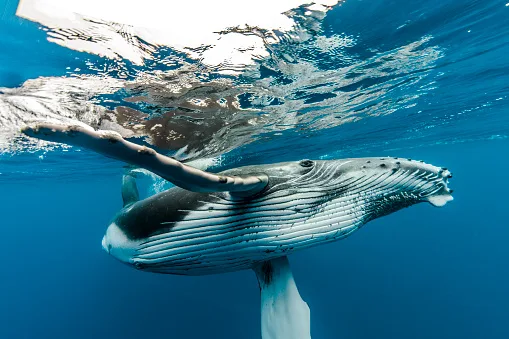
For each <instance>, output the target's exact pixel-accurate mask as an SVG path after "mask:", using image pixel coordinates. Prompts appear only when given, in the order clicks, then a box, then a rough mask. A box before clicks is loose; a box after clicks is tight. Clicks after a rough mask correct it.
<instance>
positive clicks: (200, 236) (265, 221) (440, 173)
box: [22, 123, 452, 339]
mask: <svg viewBox="0 0 509 339" xmlns="http://www.w3.org/2000/svg"><path fill="white" fill-rule="evenodd" d="M22 132H23V133H24V134H26V135H28V136H31V137H35V138H39V139H43V140H47V141H53V142H59V143H66V144H70V145H74V146H79V147H83V148H88V149H90V150H92V151H95V152H98V153H101V154H103V155H105V156H108V157H111V158H115V159H118V160H121V161H124V162H127V163H129V164H132V165H135V166H138V167H142V168H145V169H147V170H149V171H152V172H154V173H155V174H157V175H159V176H161V177H162V178H164V179H166V180H168V181H170V182H172V183H173V184H175V187H172V188H170V189H168V190H166V191H164V192H161V193H159V194H156V195H153V196H151V197H149V198H146V199H143V200H140V199H139V195H138V190H137V187H136V180H135V178H134V176H133V175H131V174H130V173H127V174H125V175H124V177H123V181H122V198H123V204H124V206H123V208H122V210H121V211H120V212H119V213H118V215H117V216H116V217H115V219H114V221H113V222H112V223H111V224H110V225H109V227H108V228H107V231H106V234H105V235H104V238H103V239H102V246H103V248H104V250H105V251H107V252H108V253H109V254H111V255H112V256H113V257H115V258H117V259H118V260H120V261H121V262H123V263H126V264H128V265H131V266H132V267H134V268H136V269H138V270H142V271H148V272H155V273H165V274H180V275H205V274H216V273H223V272H228V271H236V270H243V269H252V270H253V271H254V272H255V274H256V277H257V279H258V283H259V286H260V290H261V332H262V338H263V339H305V338H310V337H311V334H310V311H309V308H308V306H307V304H306V302H305V301H303V300H302V298H301V297H300V294H299V292H298V289H297V285H296V283H295V281H294V278H293V275H292V271H291V268H290V265H289V262H288V258H287V256H288V255H289V254H291V253H293V252H295V251H298V250H301V249H304V248H308V247H311V246H316V245H319V244H324V243H328V242H332V241H336V240H340V239H343V238H345V237H347V236H349V235H350V234H352V233H353V232H355V231H356V230H357V229H359V228H360V227H362V226H363V225H364V224H366V223H367V222H369V221H370V220H373V219H376V218H379V217H382V216H385V215H388V214H390V213H393V212H395V211H398V210H400V209H402V208H405V207H409V206H411V205H414V204H417V203H421V202H428V203H430V204H432V205H434V206H443V205H445V204H446V203H447V202H448V201H450V200H452V195H451V194H452V190H451V189H449V188H448V179H449V178H451V177H452V174H451V173H450V172H449V170H447V169H446V168H441V167H435V166H432V165H429V164H426V163H424V162H422V161H415V160H411V159H401V158H388V157H385V158H384V157H382V158H349V159H338V160H307V159H306V160H300V161H293V162H284V163H276V164H267V165H253V166H245V167H239V168H233V169H229V170H226V171H223V172H220V173H210V172H206V171H202V170H199V169H196V168H193V167H190V166H188V165H185V164H183V163H180V162H179V161H176V160H175V159H172V158H170V157H167V156H164V155H162V154H159V153H157V152H156V151H155V150H153V149H151V148H148V147H146V146H140V145H138V144H135V143H132V142H129V141H127V140H125V139H123V138H122V137H121V136H120V135H119V134H118V133H116V132H112V131H96V130H94V129H92V128H86V127H83V126H70V125H67V126H65V125H56V124H51V123H40V124H37V125H34V126H27V127H25V128H24V129H23V130H22Z"/></svg>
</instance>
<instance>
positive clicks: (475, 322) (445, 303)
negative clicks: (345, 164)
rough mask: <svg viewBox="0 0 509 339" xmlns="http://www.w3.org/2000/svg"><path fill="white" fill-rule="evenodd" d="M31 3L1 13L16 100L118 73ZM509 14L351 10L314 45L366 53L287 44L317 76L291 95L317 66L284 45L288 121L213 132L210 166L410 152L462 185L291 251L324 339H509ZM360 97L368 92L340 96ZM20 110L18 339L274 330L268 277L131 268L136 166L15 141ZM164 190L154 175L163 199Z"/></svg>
mask: <svg viewBox="0 0 509 339" xmlns="http://www.w3.org/2000/svg"><path fill="white" fill-rule="evenodd" d="M17 6H18V3H17V1H0V15H1V16H0V18H1V20H0V33H1V34H0V43H1V46H2V48H1V49H0V87H3V89H1V92H2V93H8V89H9V88H16V87H20V86H23V84H24V82H25V81H27V80H30V79H37V78H39V77H45V78H49V77H65V78H71V77H76V76H77V75H97V74H99V72H98V71H97V69H98V67H97V65H102V64H104V65H116V62H117V61H112V60H110V59H107V58H103V57H100V56H97V55H93V54H89V53H85V52H79V51H74V50H71V49H69V48H66V47H63V46H59V45H57V44H54V43H52V42H49V41H47V40H46V37H47V36H46V35H47V32H46V31H45V30H43V29H41V25H39V24H37V23H34V22H31V21H28V20H26V19H22V18H19V17H16V16H15V10H16V8H17ZM508 17H509V4H506V3H505V2H504V1H452V0H449V1H410V2H407V1H400V0H395V1H369V2H366V1H359V0H357V1H356V0H346V1H344V2H342V3H341V4H339V5H337V6H334V7H333V8H331V9H330V10H329V11H328V12H327V13H326V16H325V17H324V18H323V19H320V20H321V21H320V23H321V25H322V29H321V30H320V31H319V32H318V33H315V34H316V35H317V38H316V37H315V38H316V39H315V40H314V41H321V40H319V38H320V37H322V38H330V37H335V36H336V37H337V36H343V35H345V36H348V37H351V39H353V40H355V43H351V44H347V47H345V48H342V49H339V48H338V47H337V46H336V47H334V48H332V50H331V49H330V46H329V47H328V48H329V49H327V48H322V49H317V48H315V47H313V46H305V47H303V48H300V47H296V46H295V45H292V44H290V46H288V45H284V44H283V43H280V44H278V45H277V47H278V48H280V49H281V50H284V52H285V53H286V54H291V57H292V58H293V60H294V61H293V63H292V64H293V65H299V66H302V65H308V64H312V65H313V67H312V72H311V73H306V75H305V77H304V76H303V77H304V78H312V79H314V80H315V81H314V82H313V83H312V84H311V83H305V84H303V85H296V86H295V87H292V88H290V87H289V86H287V87H284V86H285V83H291V82H292V81H293V84H297V83H299V81H302V79H301V78H299V72H304V71H305V70H306V71H308V72H309V70H308V69H306V68H303V67H300V68H298V70H297V71H295V72H296V73H291V74H290V75H289V73H288V72H287V73H284V72H285V71H284V70H283V69H282V68H281V69H278V67H277V66H274V65H281V63H276V62H275V60H276V57H277V55H276V54H277V53H276V52H274V55H275V56H274V55H273V56H271V58H269V59H270V60H269V61H267V62H266V63H265V64H264V61H263V60H262V61H259V63H260V68H261V69H262V71H261V72H260V74H259V75H258V78H259V79H266V78H270V80H271V83H270V86H268V87H266V88H265V87H264V88H263V90H264V91H266V92H267V93H269V94H270V95H269V96H270V104H267V105H261V112H262V113H260V114H259V116H263V115H264V114H266V115H268V116H269V118H267V120H266V121H264V120H262V121H263V123H262V124H260V125H258V126H256V128H251V127H250V128H249V129H244V127H245V125H242V124H240V123H239V125H242V128H239V129H235V128H233V127H231V128H228V129H224V128H223V129H220V130H219V132H217V133H218V134H221V135H220V136H219V137H218V138H214V137H212V138H210V140H208V139H207V140H208V143H207V145H212V146H200V147H201V148H199V149H198V153H197V154H198V155H197V156H195V157H194V158H193V159H199V158H201V157H218V156H219V157H221V162H220V164H216V165H215V167H214V169H215V170H218V169H222V168H228V167H235V166H240V165H247V164H258V163H272V162H280V161H286V160H298V159H301V158H312V159H318V158H321V159H332V158H343V157H365V156H366V157H367V156H387V155H390V156H398V157H408V158H413V159H423V160H425V161H426V162H428V163H431V164H434V165H438V166H446V167H448V168H449V169H450V170H451V171H452V172H453V173H454V177H453V179H451V187H452V188H453V189H454V190H455V193H454V198H455V200H454V201H453V202H451V203H450V204H448V205H447V206H445V207H443V208H433V207H432V206H430V205H428V204H426V205H425V204H420V205H418V206H413V207H411V208H409V209H405V210H403V211H399V212H397V213H395V214H392V215H389V216H387V217H384V218H382V219H378V220H375V221H373V222H370V223H369V224H368V225H366V226H365V227H363V228H362V229H361V230H359V231H358V232H356V233H354V234H353V235H352V236H351V237H349V238H347V239H345V240H341V241H339V242H335V243H332V244H328V245H323V246H318V247H315V248H312V249H308V250H305V251H302V252H299V253H296V254H294V255H292V256H291V257H290V261H291V264H292V268H293V270H294V275H295V279H296V282H297V284H298V286H299V290H300V292H301V295H302V297H303V299H304V300H306V301H307V302H308V304H309V306H310V309H311V332H312V336H313V338H497V339H498V338H509V327H508V325H507V324H508V321H509V308H508V306H507V305H509V290H508V288H507V286H509V267H508V265H507V258H508V257H509V248H508V247H507V245H506V243H507V240H508V239H509V231H508V230H507V225H508V222H507V215H506V213H505V208H506V205H507V202H508V199H507V196H506V192H507V191H509V184H508V183H507V178H506V177H507V176H506V172H507V170H506V169H507V168H508V167H509V157H508V154H509V153H508V149H509V140H508V138H507V136H508V135H509V117H508V115H507V112H508V108H509V106H508V104H507V101H508V95H509V86H508V85H507V84H508V83H509V58H508V54H509V34H508V33H509V25H508V23H509V21H508ZM302 44H304V45H305V44H306V43H302ZM297 46H300V45H297ZM408 46H410V47H408ZM274 50H277V48H274ZM160 53H161V54H164V53H169V54H170V55H171V53H174V51H161V52H160ZM281 53H282V52H281ZM155 60H156V61H153V62H152V63H151V62H148V61H147V63H146V64H145V66H139V65H134V64H133V63H131V62H129V61H122V62H123V64H122V67H120V68H121V70H122V72H117V70H115V71H112V72H110V73H107V75H108V76H111V77H118V78H120V77H121V75H120V73H122V74H127V78H128V79H131V80H133V81H134V80H135V79H136V77H137V75H138V74H139V72H145V71H151V70H153V69H155V68H158V67H159V68H162V66H161V65H160V64H157V60H158V59H157V58H156V59H155ZM277 60H279V59H277ZM87 65H88V66H87ZM90 65H92V66H90ZM380 65H381V66H380ZM111 67H113V66H111ZM281 67H282V66H281ZM380 67H382V69H380ZM77 69H79V71H76V70H77ZM162 69H163V70H167V69H164V68H162ZM374 69H375V70H377V71H376V72H374V71H373V70H374ZM278 72H279V73H278ZM336 74H340V76H337V77H336V76H335V75H336ZM214 76H216V77H221V76H219V75H214ZM210 77H211V78H213V76H212V75H211V76H210ZM314 77H316V78H314ZM227 78H228V79H231V78H233V81H234V83H235V84H236V85H239V86H240V85H241V84H246V83H247V84H248V85H252V90H250V91H247V90H245V91H244V92H242V93H236V95H237V96H238V97H239V98H240V99H239V101H240V102H241V104H243V105H244V106H246V107H249V108H253V107H258V106H260V104H259V102H261V101H262V100H261V99H260V100H258V101H257V100H251V99H250V100H247V99H246V102H243V101H242V100H243V99H242V98H251V97H257V98H260V97H261V94H260V93H261V92H262V91H261V89H260V88H261V85H260V83H259V82H255V80H253V76H246V75H245V74H244V75H240V76H228V77H227ZM318 78H320V79H322V78H327V80H324V81H318V80H317V79H318ZM345 79H347V80H348V79H350V80H351V79H354V80H353V81H346V80H345ZM355 79H358V80H355ZM209 80H210V79H209ZM257 86H258V87H257ZM313 86H318V87H320V88H331V90H330V93H332V94H331V95H330V96H335V97H334V98H330V96H328V93H327V92H326V91H322V92H313V90H314V87H313ZM67 90H68V89H67V88H66V91H67ZM131 90H132V89H131ZM257 90H259V91H257ZM143 91H148V90H146V89H144V90H143ZM143 91H141V92H143ZM284 91H288V92H284ZM98 92H100V91H98ZM281 92H283V93H282V94H281ZM211 93H212V92H211ZM50 94H53V95H54V96H55V97H58V96H59V95H62V93H60V92H50ZM71 94H72V92H71ZM135 94H136V93H134V94H133V93H132V92H129V90H126V89H121V90H118V91H114V92H113V93H110V92H108V93H99V94H97V95H95V96H94V97H93V98H92V99H90V100H91V101H92V100H93V101H94V102H95V103H97V104H98V105H102V106H104V107H107V108H109V109H113V108H114V107H115V106H118V105H119V104H118V102H122V100H123V99H125V98H127V97H130V96H134V95H135ZM371 94H372V95H371ZM2 95H3V94H2ZM48 95H49V94H48ZM210 95H212V94H210ZM342 96H345V97H346V98H347V99H348V100H347V101H346V102H343V101H333V100H336V99H337V98H341V97H342ZM34 97H35V95H34ZM2 99H3V97H2ZM329 99H330V100H331V101H327V100H329ZM338 100H339V99H338ZM283 101H284V102H285V103H286V104H288V103H291V102H295V103H298V104H299V105H295V107H294V106H290V105H288V106H284V105H280V104H279V103H280V102H283ZM3 102H4V101H2V103H3ZM5 102H10V101H8V100H7V99H5ZM165 103H166V104H167V102H165ZM339 103H342V105H341V106H339ZM124 104H125V105H131V106H130V107H132V108H133V109H139V110H140V111H150V110H151V109H152V110H155V111H160V110H161V108H162V107H163V108H164V107H165V106H164V105H165V104H164V103H162V101H158V102H155V103H154V102H151V103H150V104H147V105H142V104H140V103H134V104H132V103H129V104H128V103H124ZM257 105H258V106H257ZM279 106H283V107H284V108H285V109H288V110H289V113H290V112H292V113H295V117H296V118H295V119H296V120H292V125H291V126H290V127H288V128H287V127H285V128H282V127H281V126H282V125H285V126H286V125H288V124H290V123H289V118H288V116H289V115H290V114H288V116H287V115H283V116H282V117H279V116H278V118H277V119H272V120H271V117H273V116H275V115H277V114H279V111H277V110H274V107H276V108H277V107H279ZM292 109H293V111H292ZM0 110H4V111H3V112H2V111H0V112H1V113H2V114H0V117H1V118H3V119H0V122H1V123H2V124H3V125H0V132H1V133H3V134H5V135H6V137H5V140H6V141H5V144H6V145H7V146H5V147H4V146H3V147H4V148H3V151H2V154H1V155H0V191H1V193H2V194H1V195H0V206H1V207H0V209H1V212H2V219H1V222H0V239H1V240H0V241H1V243H2V249H3V250H4V251H3V253H4V257H3V261H2V262H3V267H2V277H1V279H0V300H2V303H0V338H140V337H142V338H259V337H260V334H259V333H260V329H259V328H260V321H259V289H258V285H257V282H256V279H255V276H254V274H253V273H252V272H251V271H241V272H235V273H228V274H223V275H214V276H204V277H180V276H171V275H156V274H149V273H144V272H139V271H136V270H133V269H132V268H130V267H127V266H125V265H122V264H120V263H119V262H117V261H116V260H115V259H114V258H112V257H110V256H108V255H107V254H106V253H105V252H104V251H103V250H102V249H101V238H102V236H103V234H104V231H105V229H106V226H107V225H108V224H109V223H110V221H111V219H112V217H113V216H114V215H115V213H116V212H117V211H118V210H119V209H120V208H121V205H122V202H121V197H120V181H121V175H122V172H123V168H122V166H123V164H120V163H118V162H115V161H113V160H110V159H105V158H102V157H100V156H98V155H95V154H92V153H90V152H87V151H84V150H77V149H74V148H72V149H59V148H57V149H53V148H47V147H46V146H45V145H38V144H36V145H35V146H34V145H33V144H28V143H27V141H26V140H25V139H22V137H20V136H19V135H15V136H14V137H12V136H10V134H9V133H11V132H12V133H16V132H17V129H18V128H19V125H18V121H17V120H16V119H18V118H19V119H21V118H23V116H20V115H19V113H17V112H18V111H15V109H14V108H12V107H9V106H7V104H5V105H3V106H0ZM331 112H333V113H331ZM62 114H63V113H62ZM221 114H222V113H221ZM256 114H258V113H256ZM232 116H233V115H232ZM10 117H15V118H12V119H11V118H10ZM221 117H222V116H221ZM73 118H75V117H73ZM151 118H152V116H151ZM350 118H351V120H348V119H350ZM229 119H233V120H232V121H237V120H235V119H237V115H236V116H235V118H233V117H230V118H229ZM292 119H293V118H292ZM204 121H205V122H206V121H208V120H207V116H205V118H204ZM295 121H297V122H295ZM334 121H338V122H339V121H341V123H337V124H336V123H335V122H334ZM274 126H278V128H273V127H274ZM246 135H247V139H246ZM201 137H202V138H203V136H201ZM222 141H224V143H223V142H222ZM20 145H21V146H20ZM158 146H159V145H158ZM161 148H163V147H162V146H161ZM170 149H171V147H170ZM151 185H152V182H150V180H148V179H147V182H146V183H145V190H144V194H145V195H147V194H149V193H150V191H151V190H153V188H152V186H151Z"/></svg>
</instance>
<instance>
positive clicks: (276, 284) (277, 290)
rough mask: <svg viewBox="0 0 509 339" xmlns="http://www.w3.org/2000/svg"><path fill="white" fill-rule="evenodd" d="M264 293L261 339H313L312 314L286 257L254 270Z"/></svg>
mask: <svg viewBox="0 0 509 339" xmlns="http://www.w3.org/2000/svg"><path fill="white" fill-rule="evenodd" d="M253 270H254V271H255V273H256V277H257V278H258V283H259V285H260V291H261V325H262V326H261V327H262V339H310V338H311V328H310V312H309V307H308V305H307V303H306V302H305V301H304V300H302V298H301V296H300V294H299V291H298V289H297V285H295V281H294V279H293V274H292V271H291V269H290V263H289V261H288V258H287V257H281V258H276V259H272V260H269V261H265V262H263V263H261V264H259V265H257V266H256V267H254V268H253Z"/></svg>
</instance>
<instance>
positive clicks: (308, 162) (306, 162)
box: [299, 159, 314, 167]
mask: <svg viewBox="0 0 509 339" xmlns="http://www.w3.org/2000/svg"><path fill="white" fill-rule="evenodd" d="M313 164H314V162H313V161H312V160H307V159H306V160H301V161H300V162H299V165H301V166H302V167H311V166H313Z"/></svg>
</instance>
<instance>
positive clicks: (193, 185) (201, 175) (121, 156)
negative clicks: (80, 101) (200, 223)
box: [22, 123, 268, 197]
mask: <svg viewBox="0 0 509 339" xmlns="http://www.w3.org/2000/svg"><path fill="white" fill-rule="evenodd" d="M22 132H23V133H24V134H26V135H28V136H30V137H34V138H38V139H42V140H46V141H52V142H59V143H64V144H69V145H73V146H78V147H83V148H88V149H90V150H92V151H94V152H97V153H100V154H103V155H105V156H107V157H110V158H114V159H117V160H121V161H125V162H127V163H129V164H133V165H135V166H138V167H141V168H145V169H147V170H149V171H151V172H153V173H155V174H157V175H159V176H161V177H162V178H164V179H166V180H168V181H170V182H172V183H173V184H175V185H176V186H179V187H181V188H183V189H186V190H189V191H194V192H225V191H229V192H232V193H235V194H236V195H240V196H246V197H247V196H250V195H254V194H256V193H259V192H260V191H262V190H263V189H264V188H265V186H267V183H268V177H267V176H266V175H257V176H249V177H243V178H240V177H233V176H221V175H217V174H213V173H209V172H205V171H202V170H199V169H197V168H193V167H191V166H187V165H185V164H182V163H181V162H179V161H177V160H175V159H172V158H170V157H167V156H165V155H162V154H159V153H157V152H156V151H155V150H153V149H152V148H148V147H145V146H141V145H138V144H135V143H132V142H130V141H127V140H124V139H123V138H122V136H121V135H120V134H118V133H117V132H114V131H96V130H94V129H93V128H92V127H84V126H72V125H58V124H52V123H39V124H37V125H35V126H27V127H25V128H23V129H22Z"/></svg>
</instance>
